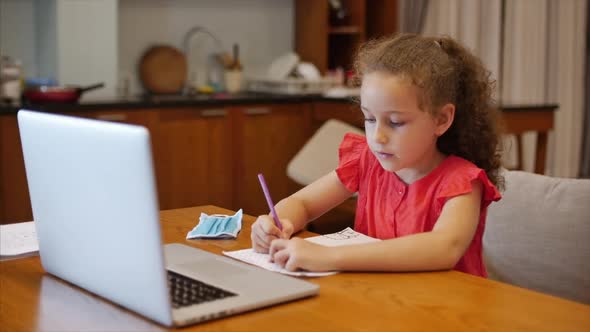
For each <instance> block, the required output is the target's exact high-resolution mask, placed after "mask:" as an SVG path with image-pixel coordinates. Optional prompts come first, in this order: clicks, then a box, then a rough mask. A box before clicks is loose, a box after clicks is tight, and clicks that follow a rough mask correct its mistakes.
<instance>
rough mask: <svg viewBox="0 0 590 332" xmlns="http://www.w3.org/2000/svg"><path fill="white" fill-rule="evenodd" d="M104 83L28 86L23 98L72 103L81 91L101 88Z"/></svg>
mask: <svg viewBox="0 0 590 332" xmlns="http://www.w3.org/2000/svg"><path fill="white" fill-rule="evenodd" d="M103 86H104V83H97V84H93V85H89V86H86V87H78V86H40V87H35V88H28V89H26V90H25V92H24V93H23V95H24V97H25V99H27V100H28V101H30V102H32V103H47V102H63V103H73V102H77V101H78V99H80V96H81V95H82V93H84V92H86V91H90V90H94V89H98V88H102V87H103Z"/></svg>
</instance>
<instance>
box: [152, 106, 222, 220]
mask: <svg viewBox="0 0 590 332" xmlns="http://www.w3.org/2000/svg"><path fill="white" fill-rule="evenodd" d="M156 113H157V125H156V127H155V129H154V130H153V131H152V141H153V149H154V160H155V168H156V175H157V180H158V191H159V197H160V209H173V208H181V207H189V206H195V205H206V204H213V205H217V206H223V207H228V208H230V207H232V190H233V189H232V185H233V183H232V180H233V177H232V161H233V160H234V156H233V152H232V148H233V147H232V144H231V142H232V141H231V140H232V137H233V133H232V118H231V116H230V114H229V112H228V110H227V109H225V108H223V107H210V108H206V107H204V108H194V107H190V108H165V109H160V110H157V112H156ZM195 218H198V216H195Z"/></svg>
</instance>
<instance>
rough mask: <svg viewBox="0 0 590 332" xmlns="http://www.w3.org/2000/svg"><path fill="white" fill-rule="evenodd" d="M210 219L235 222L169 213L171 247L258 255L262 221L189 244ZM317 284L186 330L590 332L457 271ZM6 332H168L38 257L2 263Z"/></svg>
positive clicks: (539, 302)
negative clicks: (229, 236) (58, 274)
mask: <svg viewBox="0 0 590 332" xmlns="http://www.w3.org/2000/svg"><path fill="white" fill-rule="evenodd" d="M201 211H203V212H206V213H228V212H229V211H228V210H225V209H221V208H217V207H214V206H204V207H194V208H187V209H177V210H168V211H162V212H161V222H162V228H163V237H164V241H165V242H181V243H186V244H189V245H192V246H195V247H199V248H203V249H206V250H209V251H212V252H215V253H220V252H221V251H222V250H235V249H241V248H247V247H250V240H249V238H250V225H251V223H252V222H253V220H254V219H253V218H252V217H249V216H244V227H243V230H242V232H241V233H240V234H239V238H238V239H237V240H199V241H187V240H185V235H186V233H187V231H188V230H190V229H191V228H192V227H193V226H194V224H195V222H196V220H197V218H198V215H199V213H200V212H201ZM115 231H116V230H115ZM301 235H302V236H309V235H312V234H311V233H303V234H301ZM309 280H310V281H311V282H313V283H317V284H318V285H320V286H321V288H320V295H319V296H316V297H313V298H308V299H304V300H300V301H295V302H291V303H287V304H282V305H277V306H274V307H271V308H266V309H261V310H258V311H254V312H249V313H244V314H241V315H238V316H232V317H227V318H224V319H221V320H217V321H211V322H206V323H203V324H200V325H194V326H191V327H189V328H187V330H191V331H193V330H194V331H386V330H388V331H392V330H399V331H418V330H419V331H476V330H478V331H582V330H586V331H587V330H588V328H589V327H590V306H588V305H583V304H579V303H576V302H571V301H567V300H563V299H559V298H556V297H552V296H548V295H544V294H541V293H537V292H533V291H529V290H525V289H521V288H517V287H513V286H510V285H507V284H502V283H499V282H495V281H490V280H486V279H483V278H479V277H474V276H471V275H468V274H464V273H460V272H455V271H445V272H429V273H339V274H336V275H333V276H329V277H324V278H317V279H309ZM0 330H2V331H166V330H167V329H166V328H164V327H162V326H159V325H157V324H155V323H152V322H151V321H148V320H146V319H144V318H142V317H140V316H138V315H136V314H134V313H131V312H129V311H127V310H125V309H122V308H120V307H118V306H116V305H113V304H111V303H109V302H107V301H105V300H102V299H100V298H98V297H96V296H94V295H92V294H90V293H88V292H86V291H84V290H81V289H79V288H77V287H75V286H72V285H69V284H68V283H65V282H63V281H61V280H59V279H57V278H55V277H52V276H50V275H48V274H46V273H44V271H43V269H42V267H41V265H40V261H39V257H31V258H25V259H19V260H12V261H3V262H0Z"/></svg>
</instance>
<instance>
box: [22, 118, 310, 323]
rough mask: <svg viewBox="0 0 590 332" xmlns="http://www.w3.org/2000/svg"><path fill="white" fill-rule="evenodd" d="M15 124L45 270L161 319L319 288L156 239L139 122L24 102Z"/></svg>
mask: <svg viewBox="0 0 590 332" xmlns="http://www.w3.org/2000/svg"><path fill="white" fill-rule="evenodd" d="M18 124H19V129H20V136H21V141H22V147H23V153H24V159H25V167H26V173H27V180H28V183H29V192H30V195H31V203H32V207H33V216H34V219H35V223H36V227H37V235H38V238H39V249H40V250H39V252H40V255H41V262H42V264H43V267H44V269H45V270H46V271H47V272H49V273H50V274H53V275H55V276H57V277H59V278H61V279H64V280H66V281H68V282H71V283H73V284H75V285H77V286H79V287H81V288H84V289H86V290H88V291H90V292H92V293H95V294H97V295H100V296H102V297H104V298H106V299H108V300H110V301H112V302H115V303H117V304H119V305H121V306H123V307H126V308H128V309H130V310H132V311H135V312H137V313H139V314H141V315H143V316H145V317H148V318H150V319H152V320H154V321H156V322H159V323H161V324H164V325H167V326H173V325H176V326H182V325H188V324H192V323H197V322H202V321H206V320H210V319H215V318H220V317H224V316H228V315H232V314H236V313H240V312H244V311H248V310H253V309H257V308H261V307H265V306H269V305H273V304H278V303H281V302H286V301H291V300H295V299H299V298H303V297H307V296H312V295H316V294H317V293H318V292H319V286H318V285H315V284H312V283H309V282H307V281H304V280H299V279H296V278H292V277H288V276H284V275H281V274H278V273H274V272H270V271H266V270H263V269H261V268H258V267H254V266H251V265H247V264H244V263H241V262H238V261H235V260H233V259H231V258H227V257H223V256H220V255H216V254H212V253H208V252H206V251H204V250H200V249H197V248H193V247H191V246H187V245H183V244H179V243H175V244H167V245H165V246H162V240H161V234H160V222H159V209H158V201H157V192H156V186H155V180H154V171H153V162H152V154H151V147H150V135H149V132H148V131H147V129H146V128H144V127H141V126H134V125H127V124H118V123H110V122H104V121H97V120H88V119H81V118H75V117H69V116H63V115H54V114H47V113H39V112H32V111H27V110H21V111H19V112H18ZM194 220H195V222H196V221H197V220H198V216H195V218H194ZM191 226H194V225H191ZM190 228H191V227H187V229H186V231H187V232H188V231H189V230H190ZM211 241H214V240H211Z"/></svg>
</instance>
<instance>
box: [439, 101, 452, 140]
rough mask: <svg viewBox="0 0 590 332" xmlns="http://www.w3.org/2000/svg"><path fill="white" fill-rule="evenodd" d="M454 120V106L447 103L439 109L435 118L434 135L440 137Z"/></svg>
mask: <svg viewBox="0 0 590 332" xmlns="http://www.w3.org/2000/svg"><path fill="white" fill-rule="evenodd" d="M454 119H455V105H453V104H451V103H448V104H445V105H444V106H443V107H441V108H440V109H439V111H438V113H437V114H436V116H435V121H436V129H435V134H436V135H437V136H439V137H440V136H442V135H443V134H444V133H445V132H446V131H447V130H448V129H449V127H451V125H452V124H453V120H454Z"/></svg>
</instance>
